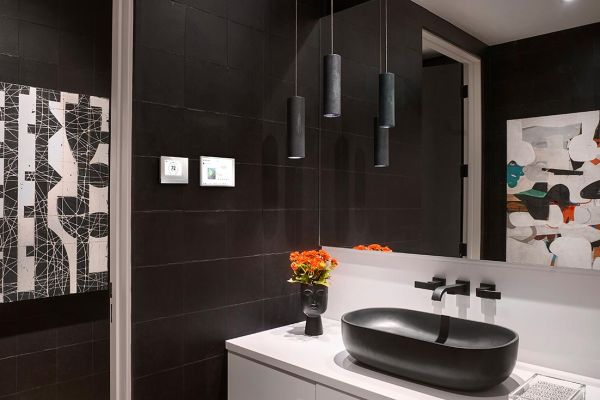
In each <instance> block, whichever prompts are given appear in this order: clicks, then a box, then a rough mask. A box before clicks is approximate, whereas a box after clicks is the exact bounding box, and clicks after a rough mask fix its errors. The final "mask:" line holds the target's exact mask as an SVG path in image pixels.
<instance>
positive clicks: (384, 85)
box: [379, 0, 396, 128]
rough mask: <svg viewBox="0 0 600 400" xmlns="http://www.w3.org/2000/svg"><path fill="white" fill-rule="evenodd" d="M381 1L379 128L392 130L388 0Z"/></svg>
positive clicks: (392, 103) (392, 86)
mask: <svg viewBox="0 0 600 400" xmlns="http://www.w3.org/2000/svg"><path fill="white" fill-rule="evenodd" d="M381 1H382V0H379V8H380V11H381ZM383 1H384V2H385V70H384V71H383V72H380V74H379V126H381V127H382V128H393V127H394V125H396V110H395V104H394V103H395V101H394V97H395V93H394V85H395V83H394V81H395V77H394V74H392V73H391V72H388V0H383ZM379 17H380V19H379V27H380V28H379V29H380V30H381V12H380V14H379ZM380 40H381V36H380ZM380 48H381V45H380Z"/></svg>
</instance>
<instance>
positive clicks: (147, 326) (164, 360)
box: [132, 317, 184, 378]
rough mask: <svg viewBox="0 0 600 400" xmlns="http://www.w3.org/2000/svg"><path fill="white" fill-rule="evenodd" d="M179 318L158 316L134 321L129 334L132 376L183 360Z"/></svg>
mask: <svg viewBox="0 0 600 400" xmlns="http://www.w3.org/2000/svg"><path fill="white" fill-rule="evenodd" d="M183 328H184V319H183V318H181V317H172V318H162V319H158V320H155V321H150V322H143V323H139V324H135V325H134V327H133V333H132V351H133V354H136V357H135V358H134V360H133V366H132V375H133V377H134V378H138V377H141V376H144V375H149V374H152V373H156V372H159V371H162V370H165V369H169V368H173V367H177V366H178V365H181V364H182V363H183V360H184V353H183V332H184V329H183Z"/></svg>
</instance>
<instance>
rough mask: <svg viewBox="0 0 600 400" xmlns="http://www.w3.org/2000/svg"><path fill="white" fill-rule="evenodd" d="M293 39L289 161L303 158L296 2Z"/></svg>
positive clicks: (302, 107) (288, 138) (302, 122)
mask: <svg viewBox="0 0 600 400" xmlns="http://www.w3.org/2000/svg"><path fill="white" fill-rule="evenodd" d="M295 29H296V30H295V38H294V40H295V41H294V49H295V58H294V96H292V97H289V98H288V100H287V153H288V158H290V159H301V158H304V156H305V152H306V150H305V136H306V135H305V114H306V112H305V108H306V107H305V100H304V97H301V96H298V0H296V28H295Z"/></svg>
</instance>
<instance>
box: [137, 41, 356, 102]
mask: <svg viewBox="0 0 600 400" xmlns="http://www.w3.org/2000/svg"><path fill="white" fill-rule="evenodd" d="M227 40H229V35H228V37H227ZM137 46H138V47H141V48H142V49H146V50H152V51H156V52H159V53H162V54H165V55H170V56H175V57H177V58H179V59H182V60H183V61H184V66H185V63H186V62H191V63H193V64H201V65H208V66H216V67H221V68H223V69H227V70H232V71H236V72H243V73H245V74H247V75H253V76H254V75H258V74H260V75H261V76H262V77H263V78H272V79H274V80H277V81H279V82H284V83H290V84H293V83H294V80H293V79H282V78H281V77H279V76H276V75H272V74H270V73H267V72H266V71H265V68H266V66H265V65H263V68H262V69H261V70H258V69H257V70H251V69H244V68H240V67H235V66H232V65H229V59H228V60H227V64H222V63H219V62H216V61H211V60H204V59H200V58H198V57H197V56H187V55H185V54H178V53H173V52H170V51H166V50H164V49H161V48H156V47H150V46H148V45H145V44H141V43H139V44H137ZM226 47H227V48H229V42H227V46H226ZM308 47H310V48H311V49H314V50H318V49H317V48H315V47H312V46H308ZM228 56H229V52H228ZM264 58H266V57H264ZM263 61H265V60H263ZM316 61H318V59H317V60H315V63H316ZM353 62H354V61H353ZM134 64H135V60H134ZM263 64H267V63H266V62H263ZM184 81H185V79H184ZM302 88H309V89H317V90H320V88H319V87H318V86H317V85H311V84H303V85H300V87H299V91H301V90H300V89H302ZM347 97H348V96H347ZM134 100H140V99H138V98H136V97H134ZM159 104H160V103H159Z"/></svg>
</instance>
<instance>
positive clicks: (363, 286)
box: [325, 247, 600, 378]
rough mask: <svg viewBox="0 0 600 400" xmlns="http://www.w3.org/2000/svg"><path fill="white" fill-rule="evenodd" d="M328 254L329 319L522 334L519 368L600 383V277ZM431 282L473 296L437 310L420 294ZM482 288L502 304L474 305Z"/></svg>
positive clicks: (450, 299)
mask: <svg viewBox="0 0 600 400" xmlns="http://www.w3.org/2000/svg"><path fill="white" fill-rule="evenodd" d="M326 249H327V250H328V251H329V252H330V253H331V254H332V256H334V257H336V258H337V259H338V261H340V266H339V267H338V269H337V270H336V271H335V272H334V274H333V278H332V281H331V284H332V285H331V287H330V289H329V306H328V310H327V313H326V315H325V317H328V318H333V319H339V318H340V317H341V316H342V314H344V313H345V312H348V311H351V310H356V309H359V308H365V307H381V306H383V307H402V308H409V309H414V310H421V311H427V312H435V313H443V314H445V315H451V316H458V317H462V318H467V319H471V320H477V321H485V322H490V323H495V324H498V325H503V326H506V327H508V328H511V329H513V330H515V331H516V332H517V333H519V336H520V346H519V360H520V361H523V362H527V363H532V364H537V365H541V366H546V367H550V368H555V369H560V370H564V371H569V372H573V373H578V374H582V375H587V376H590V377H594V378H600V272H597V271H585V270H573V269H554V270H553V269H549V268H546V267H544V268H540V267H532V266H519V265H515V264H508V263H499V262H490V261H471V260H466V259H452V258H444V257H432V256H419V255H410V254H402V253H387V254H385V253H375V252H368V251H357V250H350V249H340V248H331V247H326ZM433 276H442V277H446V279H447V282H448V283H454V281H455V280H456V279H464V280H469V281H470V282H471V296H470V297H466V296H453V295H445V296H444V299H443V301H442V303H439V302H433V301H432V300H431V293H432V292H431V291H428V290H422V289H415V288H414V282H415V281H417V280H419V281H428V280H430V279H431V278H432V277H433ZM480 282H489V283H495V284H496V285H497V290H499V291H501V292H502V299H501V300H483V299H480V298H478V297H475V288H476V287H478V286H479V283H480Z"/></svg>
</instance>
